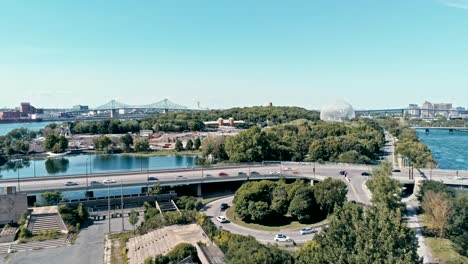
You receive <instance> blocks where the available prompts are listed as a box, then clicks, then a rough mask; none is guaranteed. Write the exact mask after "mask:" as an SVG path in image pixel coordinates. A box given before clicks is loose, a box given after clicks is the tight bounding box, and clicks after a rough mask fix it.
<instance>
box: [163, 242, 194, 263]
mask: <svg viewBox="0 0 468 264" xmlns="http://www.w3.org/2000/svg"><path fill="white" fill-rule="evenodd" d="M189 256H191V257H192V260H193V262H194V263H199V262H200V260H199V259H198V255H197V249H196V248H195V247H194V246H192V245H191V244H187V243H181V244H178V245H177V246H175V247H174V249H172V250H171V251H170V252H169V253H167V255H166V256H156V258H155V259H154V263H155V264H169V263H178V262H180V261H181V260H183V259H185V258H187V257H189Z"/></svg>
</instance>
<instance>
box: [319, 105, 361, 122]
mask: <svg viewBox="0 0 468 264" xmlns="http://www.w3.org/2000/svg"><path fill="white" fill-rule="evenodd" d="M355 117H356V114H355V113H354V109H353V107H352V106H351V105H350V104H348V103H347V102H345V101H342V100H338V101H335V102H334V103H332V104H329V105H326V106H325V107H323V108H322V111H320V119H321V120H323V121H327V122H343V121H347V120H351V119H354V118H355Z"/></svg>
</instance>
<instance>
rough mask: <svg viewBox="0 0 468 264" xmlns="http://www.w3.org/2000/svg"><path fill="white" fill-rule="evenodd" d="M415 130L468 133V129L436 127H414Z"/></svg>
mask: <svg viewBox="0 0 468 264" xmlns="http://www.w3.org/2000/svg"><path fill="white" fill-rule="evenodd" d="M411 128H413V129H420V130H425V131H426V133H429V131H430V130H448V131H449V133H453V132H454V131H461V132H468V127H434V126H412V127H411Z"/></svg>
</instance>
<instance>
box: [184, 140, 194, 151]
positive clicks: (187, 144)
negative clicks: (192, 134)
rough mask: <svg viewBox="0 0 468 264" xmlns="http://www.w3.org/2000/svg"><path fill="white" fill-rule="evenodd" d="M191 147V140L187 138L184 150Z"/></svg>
mask: <svg viewBox="0 0 468 264" xmlns="http://www.w3.org/2000/svg"><path fill="white" fill-rule="evenodd" d="M192 149H193V141H192V140H191V139H189V140H188V141H187V143H186V144H185V150H192Z"/></svg>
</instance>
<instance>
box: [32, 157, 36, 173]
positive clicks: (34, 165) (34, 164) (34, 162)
mask: <svg viewBox="0 0 468 264" xmlns="http://www.w3.org/2000/svg"><path fill="white" fill-rule="evenodd" d="M33 168H34V178H35V177H36V160H35V159H33Z"/></svg>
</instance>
